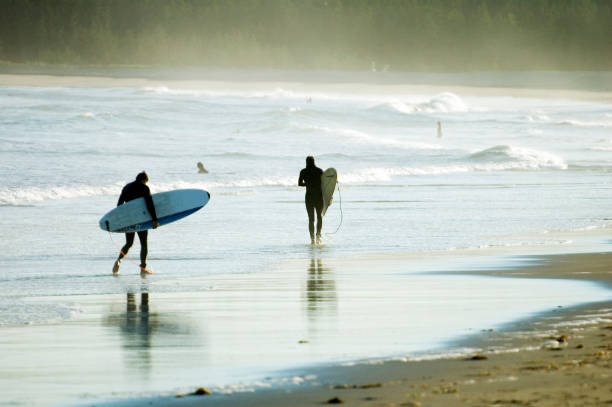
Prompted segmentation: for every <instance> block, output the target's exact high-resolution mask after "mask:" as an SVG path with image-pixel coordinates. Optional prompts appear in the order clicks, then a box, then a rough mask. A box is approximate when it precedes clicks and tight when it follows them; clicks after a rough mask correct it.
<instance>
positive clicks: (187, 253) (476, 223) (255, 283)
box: [0, 74, 612, 406]
mask: <svg viewBox="0 0 612 407" xmlns="http://www.w3.org/2000/svg"><path fill="white" fill-rule="evenodd" d="M576 75H578V74H576ZM570 76H571V74H570ZM515 79H516V78H514V77H512V74H507V76H504V74H498V75H497V76H496V77H495V80H497V81H499V84H500V85H501V84H503V83H504V81H506V82H507V83H513V81H515ZM303 80H304V82H303V83H293V82H287V83H284V84H282V83H281V84H279V83H271V82H270V83H265V82H257V83H255V82H253V83H251V82H248V81H243V82H239V83H236V82H231V81H228V82H223V81H219V80H218V81H215V82H208V83H204V82H202V83H199V84H197V83H192V82H180V81H165V82H164V81H158V83H151V84H149V85H142V84H139V83H138V82H136V81H134V82H133V83H130V81H129V80H124V82H122V83H121V85H120V86H118V85H117V84H116V83H115V82H113V81H112V80H111V79H97V80H93V79H92V80H91V82H90V83H88V84H85V85H80V86H71V85H70V80H69V79H68V78H67V79H65V80H64V81H63V83H59V82H58V83H55V82H45V81H44V80H40V82H35V81H34V79H33V81H34V82H33V83H32V84H31V85H30V86H23V85H22V84H20V85H19V86H17V85H10V84H4V85H3V86H0V230H1V232H0V233H1V236H2V238H1V239H0V354H1V357H0V359H1V360H2V363H0V394H2V395H1V396H0V405H7V406H8V405H11V406H13V405H24V406H25V405H27V406H42V405H66V404H73V405H88V404H87V403H93V402H94V401H98V400H106V399H122V398H133V397H143V396H144V397H148V396H156V395H169V394H170V395H171V394H175V393H180V392H186V391H192V390H193V389H194V388H197V387H199V386H206V387H208V388H210V389H212V390H214V391H215V392H234V391H240V390H246V389H253V388H259V387H266V386H283V385H287V386H291V385H300V384H301V383H302V382H304V381H306V382H307V381H316V377H311V376H309V375H296V374H294V373H292V372H295V371H298V370H299V369H307V368H308V367H312V366H324V365H327V364H341V363H342V364H345V363H355V362H360V361H364V360H371V359H375V360H388V359H393V358H408V359H410V358H418V357H424V356H428V357H435V356H439V355H444V354H447V353H450V352H457V351H459V350H458V349H457V348H456V347H454V345H453V344H455V343H457V341H458V340H461V339H464V338H467V337H469V336H471V335H477V334H478V333H479V332H480V331H482V330H487V329H498V328H502V327H503V326H504V325H505V324H508V323H511V322H514V321H517V320H521V319H525V318H529V317H533V316H535V315H538V314H539V313H543V312H548V311H551V310H553V309H556V308H557V307H568V306H572V305H577V304H581V303H587V302H592V301H603V300H608V299H610V291H609V290H608V289H606V288H604V287H601V286H598V285H595V284H592V283H587V282H575V281H570V280H544V279H527V278H496V277H483V276H475V275H462V274H459V273H452V272H458V271H468V270H472V269H476V268H495V267H509V266H511V265H514V262H516V261H517V260H516V259H515V258H510V257H509V256H508V255H509V254H512V253H519V254H529V253H563V252H576V251H584V252H588V251H597V250H603V249H602V247H604V245H605V244H606V243H607V242H605V241H604V240H605V239H604V236H606V234H607V233H609V230H610V225H612V221H611V220H610V202H612V187H611V184H610V171H611V170H612V156H611V152H612V135H611V134H612V133H611V130H612V105H611V104H610V103H609V101H608V102H602V101H597V100H589V99H588V98H579V97H559V98H551V97H546V98H545V97H544V95H543V94H542V93H541V92H540V93H539V94H537V95H528V94H527V93H523V94H522V95H518V96H517V95H513V96H508V94H510V91H508V92H504V91H499V92H495V91H492V92H479V91H478V90H477V89H472V91H470V90H469V89H468V88H464V90H463V91H457V90H452V91H451V90H445V89H441V88H439V87H438V88H428V87H424V86H421V87H418V88H414V87H410V86H401V85H397V84H396V85H393V86H391V85H385V84H376V83H374V82H372V83H369V84H368V83H364V84H361V85H360V84H355V83H353V84H350V85H347V84H344V85H342V84H334V83H330V82H329V81H328V82H324V81H323V82H317V81H316V80H312V81H309V80H308V74H303ZM491 80H493V79H491ZM601 80H602V81H604V82H605V81H609V80H610V78H609V77H608V76H606V74H602V79H601ZM449 88H450V86H449ZM438 123H440V125H439V127H438ZM307 155H314V156H315V158H316V164H317V165H318V166H319V167H321V168H323V169H325V168H328V167H334V168H335V169H336V170H337V171H338V181H339V187H340V190H339V191H338V190H337V191H336V194H335V196H334V203H333V205H332V206H331V207H330V208H329V210H328V212H327V214H326V216H325V218H324V228H323V244H322V245H321V246H317V247H311V246H310V239H309V236H308V230H307V218H306V211H305V209H304V190H303V189H302V188H299V187H298V186H297V179H298V174H299V171H300V170H301V169H302V168H303V167H304V159H305V157H306V156H307ZM198 162H202V163H203V164H204V166H205V167H206V169H207V170H208V173H206V174H203V173H199V172H198V168H197V167H196V164H197V163H198ZM142 170H146V171H147V172H148V174H149V179H150V180H149V184H148V185H149V186H150V188H151V191H152V192H153V193H156V192H162V191H168V190H173V189H180V188H197V189H204V190H207V191H209V192H210V194H211V200H210V202H209V203H208V204H207V205H206V206H205V207H204V208H203V209H202V210H200V211H199V212H196V213H195V214H193V215H191V216H189V217H187V218H185V219H182V220H180V221H178V222H175V223H172V224H170V225H166V226H163V227H160V228H159V229H157V230H153V231H149V259H148V266H149V267H150V268H151V269H152V270H153V271H154V272H155V274H154V275H152V276H148V277H147V278H145V279H142V278H141V277H140V275H139V272H138V267H137V265H136V264H137V263H138V250H139V244H138V239H137V240H136V242H135V244H134V247H133V248H132V250H131V252H130V253H129V255H128V257H129V258H131V260H133V261H134V263H136V264H134V263H130V262H128V261H124V262H123V264H122V266H121V274H120V275H119V276H118V277H113V276H112V275H111V268H112V264H113V261H114V260H115V258H116V256H117V252H118V247H119V246H121V245H122V244H123V243H124V236H123V235H122V234H112V235H109V233H106V232H104V231H102V230H100V229H99V228H98V224H97V222H98V220H99V219H100V217H101V216H102V215H103V214H104V213H105V212H107V211H108V210H110V209H111V208H113V207H114V206H115V205H116V202H117V198H118V196H119V193H120V192H121V188H122V186H123V185H125V184H126V183H127V182H130V181H132V180H133V179H134V177H135V176H136V174H137V173H138V172H140V171H142ZM332 232H335V233H332ZM440 272H448V273H440Z"/></svg>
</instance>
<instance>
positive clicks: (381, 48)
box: [0, 0, 612, 71]
mask: <svg viewBox="0 0 612 407" xmlns="http://www.w3.org/2000/svg"><path fill="white" fill-rule="evenodd" d="M0 60H4V61H11V62H17V63H62V64H75V65H85V64H86V65H106V64H109V65H111V64H112V65H166V66H169V65H177V66H179V65H180V66H208V67H260V68H298V69H354V70H367V69H371V68H373V67H375V68H376V69H386V68H389V69H391V70H397V71H399V70H402V71H415V70H416V71H418V70H438V71H462V70H508V69H563V70H578V69H581V70H610V69H611V68H612V0H0Z"/></svg>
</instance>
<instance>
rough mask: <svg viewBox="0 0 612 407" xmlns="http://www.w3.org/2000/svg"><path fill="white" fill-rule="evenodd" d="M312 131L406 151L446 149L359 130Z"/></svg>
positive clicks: (326, 129) (330, 129)
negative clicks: (373, 134)
mask: <svg viewBox="0 0 612 407" xmlns="http://www.w3.org/2000/svg"><path fill="white" fill-rule="evenodd" d="M310 129H312V130H316V131H322V132H325V133H327V134H331V135H336V136H342V137H345V138H351V139H353V140H355V141H358V142H361V143H367V144H378V145H386V146H390V147H399V148H404V149H409V150H440V149H443V148H444V147H442V146H441V145H439V144H429V143H419V142H410V141H403V140H397V139H394V138H390V137H378V136H372V135H370V134H368V133H365V132H362V131H359V130H353V129H342V128H341V129H333V128H329V127H320V126H313V127H310Z"/></svg>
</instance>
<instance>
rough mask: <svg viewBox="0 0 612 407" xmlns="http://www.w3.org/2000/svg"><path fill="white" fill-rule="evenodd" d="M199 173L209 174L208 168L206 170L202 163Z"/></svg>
mask: <svg viewBox="0 0 612 407" xmlns="http://www.w3.org/2000/svg"><path fill="white" fill-rule="evenodd" d="M198 173H200V174H208V171H207V170H206V168H204V164H202V162H201V161H200V162H199V163H198Z"/></svg>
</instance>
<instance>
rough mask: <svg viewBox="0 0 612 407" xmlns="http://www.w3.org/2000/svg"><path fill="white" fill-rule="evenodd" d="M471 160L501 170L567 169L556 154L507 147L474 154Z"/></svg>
mask: <svg viewBox="0 0 612 407" xmlns="http://www.w3.org/2000/svg"><path fill="white" fill-rule="evenodd" d="M469 158H470V160H473V161H476V162H479V163H484V162H486V163H487V164H485V165H489V166H491V167H492V168H500V169H525V170H529V169H545V168H549V169H562V170H565V169H567V163H566V162H565V160H563V159H562V158H561V157H559V156H556V155H554V154H551V153H548V152H545V151H537V150H530V149H526V148H518V147H511V146H506V145H499V146H495V147H491V148H487V149H485V150H481V151H477V152H474V153H472V154H471V155H470V157H469ZM479 165H480V166H481V165H482V164H479Z"/></svg>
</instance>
